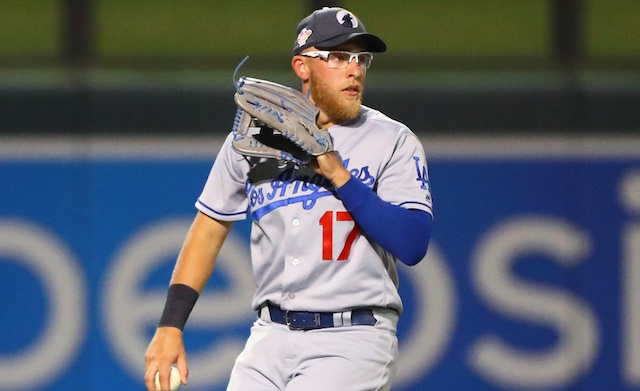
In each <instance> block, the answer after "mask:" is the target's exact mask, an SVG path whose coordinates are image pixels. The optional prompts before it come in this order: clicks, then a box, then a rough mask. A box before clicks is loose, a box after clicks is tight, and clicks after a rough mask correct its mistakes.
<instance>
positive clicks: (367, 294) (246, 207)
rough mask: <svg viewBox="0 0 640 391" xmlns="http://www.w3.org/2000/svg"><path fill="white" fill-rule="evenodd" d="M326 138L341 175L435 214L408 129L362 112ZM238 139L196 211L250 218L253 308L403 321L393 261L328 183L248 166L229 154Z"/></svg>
mask: <svg viewBox="0 0 640 391" xmlns="http://www.w3.org/2000/svg"><path fill="white" fill-rule="evenodd" d="M329 133H330V134H331V137H332V138H333V142H334V148H335V150H336V151H337V153H339V155H340V157H341V159H342V161H343V164H344V166H345V167H346V168H347V169H348V170H349V171H350V172H351V174H352V176H354V177H355V178H357V179H358V180H360V181H362V182H363V183H364V184H366V185H367V186H368V187H370V188H372V189H373V190H374V191H375V192H376V193H377V194H378V196H379V197H380V198H382V199H383V200H385V201H387V202H389V203H391V204H394V205H399V206H401V207H404V208H409V209H419V210H423V211H426V212H428V213H430V214H432V213H433V212H432V201H431V193H430V189H429V179H428V174H427V162H426V157H425V153H424V150H423V147H422V145H421V143H420V141H419V140H418V138H417V137H416V135H415V134H413V133H412V132H411V131H410V130H409V129H408V128H407V127H406V126H404V125H403V124H401V123H399V122H397V121H394V120H392V119H390V118H389V117H387V116H385V115H384V114H382V113H380V112H379V111H376V110H373V109H370V108H367V107H364V106H363V109H362V113H361V115H360V117H359V118H358V119H357V120H356V121H354V122H352V123H350V124H348V125H347V126H340V125H335V126H333V127H331V128H330V129H329ZM232 139H233V135H232V134H230V135H229V137H228V138H227V139H226V141H225V143H224V144H223V146H222V148H221V150H220V153H219V155H218V156H217V158H216V160H215V163H214V164H213V167H212V169H211V172H210V175H209V178H208V180H207V182H206V184H205V186H204V189H203V191H202V194H201V195H200V197H199V199H198V201H197V202H196V207H197V208H198V210H200V211H201V212H203V213H204V214H206V215H208V216H210V217H212V218H215V219H219V220H227V221H232V220H241V219H245V218H246V217H247V211H248V212H249V214H250V215H251V218H252V219H253V225H252V230H251V258H252V263H253V273H254V278H255V281H256V285H257V290H256V292H255V295H254V297H253V307H254V309H256V310H257V309H258V308H259V307H260V305H262V304H263V303H265V302H267V301H269V302H271V303H274V304H277V305H280V306H281V307H282V308H283V309H285V310H293V311H295V310H298V311H327V312H336V311H345V310H349V309H352V308H356V307H379V308H393V309H395V310H397V311H398V313H401V312H402V302H401V300H400V296H399V294H398V290H397V286H398V274H397V270H396V261H397V260H396V259H395V258H394V257H393V256H392V255H391V254H390V253H388V252H387V251H385V250H384V249H382V248H381V247H380V246H379V245H378V244H376V243H374V242H372V241H371V240H369V239H368V238H367V236H366V235H365V234H363V233H362V232H360V230H359V227H358V226H357V225H356V224H355V222H354V221H353V218H352V217H351V215H350V214H349V213H348V212H347V210H346V209H345V207H344V205H343V204H342V201H341V200H340V199H339V198H337V196H336V193H335V191H334V189H333V188H332V186H331V184H330V182H328V181H327V180H326V179H325V178H323V177H321V176H319V175H317V174H315V172H313V171H312V170H310V169H308V168H305V167H297V166H295V165H293V164H291V163H289V164H285V163H284V162H280V161H277V160H275V159H249V158H245V157H243V156H242V155H239V154H238V153H236V152H235V151H234V150H233V149H232V148H231V140H232ZM384 223H385V222H384V221H380V224H384Z"/></svg>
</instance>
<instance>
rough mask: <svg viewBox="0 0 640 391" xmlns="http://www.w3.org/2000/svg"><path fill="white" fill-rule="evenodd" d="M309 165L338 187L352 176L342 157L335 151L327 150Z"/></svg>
mask: <svg viewBox="0 0 640 391" xmlns="http://www.w3.org/2000/svg"><path fill="white" fill-rule="evenodd" d="M309 167H311V168H312V169H313V170H314V171H315V172H316V173H317V174H320V175H322V176H323V177H325V178H327V179H328V180H329V181H331V183H332V184H333V186H335V187H336V188H338V187H340V186H342V185H344V184H345V183H347V181H348V180H349V179H350V178H351V174H350V173H349V171H347V169H346V168H344V165H343V164H342V159H340V156H338V154H336V153H335V152H327V153H323V154H322V155H320V156H316V157H315V159H313V160H312V161H311V163H310V164H309Z"/></svg>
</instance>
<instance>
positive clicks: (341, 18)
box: [336, 10, 358, 29]
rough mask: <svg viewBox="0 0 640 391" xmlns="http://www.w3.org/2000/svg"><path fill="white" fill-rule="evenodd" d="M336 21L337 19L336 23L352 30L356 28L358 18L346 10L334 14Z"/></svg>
mask: <svg viewBox="0 0 640 391" xmlns="http://www.w3.org/2000/svg"><path fill="white" fill-rule="evenodd" d="M336 19H338V23H340V24H341V25H343V26H344V27H349V28H352V29H355V28H358V18H356V16H355V15H354V14H353V13H351V12H349V11H347V10H342V11H338V13H337V14H336Z"/></svg>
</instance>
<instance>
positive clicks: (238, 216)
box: [196, 199, 247, 220]
mask: <svg viewBox="0 0 640 391" xmlns="http://www.w3.org/2000/svg"><path fill="white" fill-rule="evenodd" d="M198 205H200V206H202V208H203V209H206V210H207V211H208V212H211V213H213V214H215V215H216V216H218V217H220V218H223V219H224V220H243V219H246V216H247V212H246V211H244V212H235V213H222V212H218V211H217V210H215V209H213V208H211V207H210V206H209V205H207V204H205V203H204V202H202V201H200V200H199V199H198V201H197V202H196V206H198ZM198 209H201V208H198ZM203 212H204V211H203ZM206 214H207V215H209V216H210V217H216V216H211V215H210V213H206Z"/></svg>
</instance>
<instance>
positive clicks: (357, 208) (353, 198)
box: [336, 177, 432, 265]
mask: <svg viewBox="0 0 640 391" xmlns="http://www.w3.org/2000/svg"><path fill="white" fill-rule="evenodd" d="M336 191H337V193H338V195H339V196H340V199H341V200H342V202H343V203H344V206H345V207H346V208H347V210H348V211H349V213H350V214H351V216H353V218H354V220H355V221H356V222H357V223H358V225H359V226H360V228H361V229H362V230H363V231H364V232H365V233H366V234H367V235H368V236H369V237H370V238H371V239H373V240H374V241H375V242H376V243H378V244H379V245H380V246H382V248H383V249H385V250H387V251H389V252H390V253H391V254H392V255H393V256H395V257H396V258H398V259H399V260H400V261H401V262H403V263H405V264H407V265H415V264H417V263H418V262H420V261H421V260H422V258H424V256H425V254H426V253H427V248H428V246H429V238H430V237H431V223H432V217H431V215H430V214H429V213H428V212H425V211H423V210H418V209H405V208H403V207H400V206H397V205H392V204H390V203H388V202H386V201H384V200H382V199H381V198H380V197H378V195H377V194H375V193H374V192H373V190H371V189H370V188H369V187H367V186H366V185H365V184H364V183H362V182H361V181H359V180H358V179H356V178H354V177H352V178H351V179H349V181H348V182H347V183H345V184H344V185H342V186H341V187H340V188H338V189H336Z"/></svg>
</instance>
